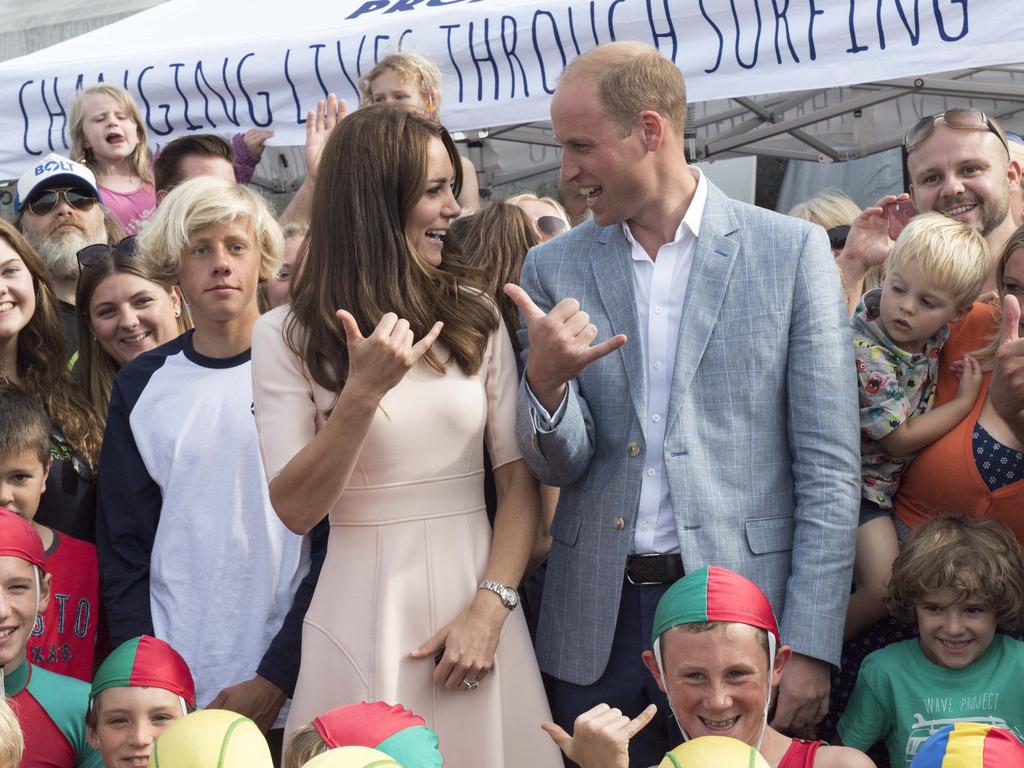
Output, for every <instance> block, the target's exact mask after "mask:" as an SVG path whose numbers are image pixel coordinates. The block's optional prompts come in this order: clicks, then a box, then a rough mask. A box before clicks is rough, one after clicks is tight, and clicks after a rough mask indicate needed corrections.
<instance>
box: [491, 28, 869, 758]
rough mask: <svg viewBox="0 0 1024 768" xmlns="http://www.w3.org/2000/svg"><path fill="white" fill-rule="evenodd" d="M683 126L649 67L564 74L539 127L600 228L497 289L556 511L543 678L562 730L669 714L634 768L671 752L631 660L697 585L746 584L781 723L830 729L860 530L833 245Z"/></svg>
mask: <svg viewBox="0 0 1024 768" xmlns="http://www.w3.org/2000/svg"><path fill="white" fill-rule="evenodd" d="M685 105H686V101H685V91H684V85H683V80H682V76H681V75H680V74H679V71H678V69H677V68H676V67H675V66H674V65H673V64H672V63H671V62H670V61H668V60H667V59H665V58H664V57H662V56H661V54H659V53H658V52H656V51H655V50H654V49H653V48H650V47H647V46H645V45H642V44H639V43H612V44H608V45H604V46H600V47H598V48H596V49H594V50H592V51H589V52H587V53H585V54H583V55H581V56H580V57H578V58H577V59H575V60H574V61H573V62H572V63H570V65H569V66H568V67H567V68H566V70H565V71H564V72H563V75H562V78H561V80H560V82H559V85H558V88H557V91H556V93H555V96H554V99H553V100H552V103H551V117H552V125H553V127H554V132H555V135H556V137H557V139H558V141H559V142H560V143H561V145H562V148H563V155H562V180H563V181H571V182H575V183H576V184H578V185H579V187H580V190H581V193H582V194H585V195H586V196H587V202H588V205H589V207H590V210H591V211H592V213H593V221H591V222H587V223H585V224H582V225H580V226H578V227H576V228H575V229H573V230H572V231H570V232H568V233H567V234H565V235H562V236H560V237H558V238H556V239H554V240H552V241H551V242H549V243H546V244H544V245H542V246H539V247H537V248H534V249H533V250H531V251H530V253H529V255H528V256H527V259H526V263H525V265H524V267H523V272H522V278H521V286H522V287H521V288H520V287H517V286H508V287H507V288H506V291H507V293H508V295H509V296H510V297H511V298H513V300H515V301H516V303H517V304H518V305H519V307H520V310H521V313H522V317H523V319H524V321H525V322H524V327H523V330H522V331H521V340H522V342H523V344H524V350H525V351H524V360H525V375H524V377H523V382H522V384H521V387H520V392H519V401H518V418H517V434H518V438H519V443H520V446H521V449H522V451H523V454H524V457H525V459H526V461H527V463H528V464H529V466H530V467H531V469H532V470H533V471H534V473H535V474H536V475H537V477H538V478H539V479H540V480H541V481H542V482H544V483H548V484H551V485H555V486H558V487H560V488H561V497H560V499H559V503H558V510H557V512H556V514H555V517H554V521H553V524H552V527H551V536H552V538H553V545H552V549H551V554H550V557H549V561H548V571H547V580H546V584H545V592H544V599H543V604H542V609H541V617H540V626H539V629H538V635H537V655H538V658H539V661H540V665H541V669H542V670H543V671H544V672H546V673H547V674H548V675H549V676H550V678H551V683H552V685H551V693H552V711H553V715H554V718H555V720H556V722H558V724H559V725H561V726H562V727H563V728H565V729H567V730H569V729H571V727H572V723H573V721H574V719H575V717H576V716H577V715H579V714H581V713H582V712H584V711H586V710H588V709H590V708H591V707H592V706H594V705H596V704H598V703H600V702H608V703H610V704H611V705H612V706H613V707H618V708H621V709H622V710H623V712H624V713H625V714H627V715H629V716H630V717H635V716H636V715H637V714H639V713H640V712H641V711H642V710H643V709H644V708H645V707H646V706H647V705H648V704H649V703H651V702H655V703H658V704H659V707H660V708H661V710H662V715H663V716H662V717H661V718H660V719H659V720H657V721H656V723H655V724H653V725H652V726H648V727H647V728H646V729H644V731H643V732H642V733H641V734H639V735H638V736H637V737H636V738H634V739H633V741H632V742H631V744H630V764H631V765H651V764H657V763H658V762H659V761H660V759H661V757H662V756H663V755H664V752H665V751H666V750H668V749H671V748H672V747H674V746H676V744H677V743H678V741H679V737H678V733H677V732H675V731H674V730H673V728H674V725H673V723H672V718H671V715H670V713H669V711H668V707H667V703H666V702H665V700H664V699H663V698H661V695H660V692H659V691H657V689H656V687H655V686H653V685H649V683H650V678H649V676H648V675H646V674H644V668H643V666H642V663H641V653H642V651H643V650H646V649H649V648H650V642H651V641H650V636H651V623H652V621H653V612H654V608H655V606H656V605H657V602H658V599H659V598H660V597H661V594H662V593H663V592H664V591H665V589H666V588H667V586H668V584H669V583H671V582H672V581H673V580H675V579H677V578H679V576H680V575H682V573H684V572H689V571H692V570H695V569H698V568H700V567H702V566H704V565H708V564H714V565H720V566H723V567H725V568H729V569H731V570H734V571H737V572H739V573H741V574H743V575H745V576H747V577H748V578H750V579H752V580H753V581H755V582H756V583H757V584H758V585H759V586H760V587H761V588H762V589H763V590H764V592H765V593H766V594H767V595H768V597H769V599H770V600H771V602H772V605H773V607H774V609H775V611H776V612H777V613H778V615H779V616H780V618H781V621H780V624H781V627H782V637H783V641H784V642H786V643H788V644H789V645H791V646H792V647H793V649H794V651H795V654H794V657H793V659H792V661H791V662H790V665H789V666H788V667H787V669H786V672H785V674H784V676H783V678H782V684H781V693H780V699H779V703H778V706H777V710H776V717H775V720H774V723H773V724H774V725H776V726H777V727H782V728H789V729H793V730H797V731H800V730H803V729H805V728H807V727H809V726H812V725H813V724H815V723H816V722H817V721H818V720H820V719H821V717H822V716H823V715H824V713H825V710H826V707H827V702H828V690H829V674H830V671H831V667H832V665H837V664H838V662H839V657H840V646H841V642H842V634H843V623H844V618H845V610H846V603H847V597H848V593H849V586H850V577H851V570H852V562H853V551H854V541H855V535H856V534H855V532H856V524H857V512H858V499H859V476H860V460H859V438H858V411H857V393H856V390H855V369H854V362H853V353H852V344H851V341H850V333H849V325H848V322H847V317H846V312H845V309H844V302H843V295H842V291H841V288H840V284H839V277H838V273H837V271H836V268H835V265H834V263H833V261H832V256H831V253H830V250H829V244H828V240H827V238H826V236H825V232H824V230H822V229H821V228H819V227H815V226H812V225H810V224H807V223H805V222H801V221H797V220H795V219H792V218H789V217H785V216H781V215H778V214H775V213H772V212H769V211H765V210H762V209H759V208H755V207H751V206H748V205H744V204H741V203H737V202H734V201H732V200H729V199H728V198H727V197H726V196H725V195H724V194H722V193H721V192H720V191H719V190H718V189H717V188H716V187H714V185H712V184H711V183H710V182H708V181H707V179H705V178H703V177H702V176H701V175H700V174H699V172H697V171H696V170H695V169H691V168H690V167H688V166H687V164H686V160H685V155H684V151H683V121H684V118H685V109H686V106H685ZM737 609H738V610H740V611H742V606H737ZM738 674H739V673H737V675H738ZM693 684H702V685H707V686H710V688H709V695H708V696H707V697H706V701H707V704H706V711H704V712H702V713H698V715H699V717H700V718H701V721H702V722H703V723H704V724H705V725H706V728H707V733H708V734H714V733H717V734H720V735H731V733H732V732H733V730H734V729H736V728H738V727H740V726H741V725H742V724H738V721H739V720H740V719H742V718H743V717H744V716H745V715H744V714H743V713H742V711H741V709H740V708H738V707H734V706H733V703H732V699H731V698H730V694H729V691H728V690H727V687H728V685H731V684H732V683H728V681H724V682H723V681H694V683H693ZM723 686H725V688H723ZM695 735H702V734H691V736H695Z"/></svg>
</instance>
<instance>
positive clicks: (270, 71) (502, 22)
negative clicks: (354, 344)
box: [0, 0, 1024, 178]
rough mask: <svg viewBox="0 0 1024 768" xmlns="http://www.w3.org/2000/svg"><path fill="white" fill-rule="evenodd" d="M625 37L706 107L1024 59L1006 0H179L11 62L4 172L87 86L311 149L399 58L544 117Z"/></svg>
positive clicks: (487, 120)
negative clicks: (564, 82)
mask: <svg viewBox="0 0 1024 768" xmlns="http://www.w3.org/2000/svg"><path fill="white" fill-rule="evenodd" d="M610 40H641V41H645V42H648V43H651V44H653V45H655V46H657V47H658V48H659V49H660V50H661V51H662V52H663V53H664V54H665V55H666V56H669V57H671V58H672V59H673V61H674V62H675V63H676V64H677V65H678V66H679V68H680V69H681V70H682V72H683V74H684V75H685V76H686V80H687V90H688V93H689V97H690V99H691V100H693V101H702V100H707V99H715V98H725V97H733V96H747V95H754V94H760V93H773V92H780V91H791V90H803V89H809V88H823V87H829V86H837V85H849V84H852V83H858V82H865V81H871V80H880V79H888V78H894V77H903V76H910V75H919V74H927V73H930V72H938V71H944V70H950V69H962V68H967V67H982V66H987V65H994V64H1004V63H1008V62H1014V61H1017V60H1019V59H1021V58H1022V56H1021V53H1020V46H1019V41H1020V40H1024V14H1022V13H1018V12H1017V11H1016V9H1015V8H1013V7H1012V5H1011V4H1008V3H1006V2H1005V0H291V2H285V3H282V2H280V0H247V2H246V3H244V4H239V3H227V2H217V1H216V0H170V2H167V3H164V4H162V5H159V6H156V7H154V8H152V9H150V10H148V11H144V12H142V13H139V14H137V15H135V16H132V17H129V18H127V19H124V20H122V21H120V22H117V23H115V24H112V25H110V26H108V27H104V28H103V29H99V30H95V31H93V32H90V33H88V34H85V35H82V36H81V37H78V38H75V39H73V40H69V41H66V42H64V43H61V44H59V45H56V46H54V47H52V48H48V49H46V50H43V51H38V52H36V53H33V54H30V55H28V56H24V57H21V58H19V59H12V60H10V61H7V62H4V63H2V64H0V178H13V177H16V176H18V175H19V174H21V173H22V172H23V171H24V170H25V169H26V168H27V167H28V166H29V165H30V164H31V163H32V162H33V160H35V159H36V158H38V157H40V156H42V155H44V154H46V153H47V152H50V151H56V152H60V153H65V152H67V151H68V149H67V148H68V146H69V138H68V125H67V120H68V114H69V113H70V109H71V104H72V102H73V101H74V99H75V94H76V91H77V90H79V89H81V88H82V87H84V86H87V85H90V84H92V83H95V82H98V81H105V82H113V83H118V84H120V85H124V86H125V87H126V88H128V90H129V91H131V93H132V94H133V95H134V96H135V98H136V100H137V101H138V103H139V106H140V108H141V111H142V115H143V117H144V119H145V120H146V122H147V125H148V128H149V131H150V135H151V137H152V139H153V141H154V142H155V143H166V142H167V141H168V140H169V139H170V138H172V137H174V136H176V135H180V134H185V133H189V132H215V133H221V134H225V135H230V134H232V133H235V132H237V131H240V130H245V129H247V128H251V127H267V128H272V129H273V130H274V131H276V136H275V139H274V141H273V143H278V144H302V143H303V142H304V140H305V116H306V110H307V109H308V108H309V107H310V106H312V105H314V104H315V102H316V100H317V99H318V98H321V97H323V95H324V94H325V93H327V92H330V91H334V92H336V93H338V94H339V95H340V96H341V97H343V98H345V99H346V100H347V101H348V104H349V107H350V108H355V106H356V105H357V104H358V91H357V84H358V81H359V77H360V75H361V74H363V73H365V72H367V71H368V70H369V69H370V68H371V67H372V66H373V64H374V63H375V61H376V60H377V59H379V58H380V57H382V56H384V55H386V54H387V53H391V52H394V51H398V50H415V51H418V52H420V53H423V54H425V55H427V56H429V57H430V58H432V59H433V60H434V61H435V62H437V63H438V65H439V66H440V67H441V70H442V72H443V74H444V88H443V103H442V119H443V121H444V122H445V124H446V125H447V126H448V127H449V128H450V129H452V130H467V129H474V128H487V127H493V126H497V125H504V124H511V123H521V122H528V121H532V120H543V119H546V118H547V114H548V101H549V100H550V97H551V94H552V92H553V91H554V88H555V84H556V83H557V81H558V75H559V72H560V71H561V69H562V67H563V66H564V65H565V64H566V62H568V61H569V60H571V59H572V58H573V57H575V56H576V55H577V54H578V53H579V52H581V51H584V50H588V49H590V48H592V47H594V46H595V45H597V44H599V43H604V42H608V41H610Z"/></svg>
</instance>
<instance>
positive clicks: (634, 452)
mask: <svg viewBox="0 0 1024 768" xmlns="http://www.w3.org/2000/svg"><path fill="white" fill-rule="evenodd" d="M626 453H628V454H629V455H630V456H639V455H640V444H639V443H637V442H636V441H634V442H631V443H630V444H629V445H627V446H626Z"/></svg>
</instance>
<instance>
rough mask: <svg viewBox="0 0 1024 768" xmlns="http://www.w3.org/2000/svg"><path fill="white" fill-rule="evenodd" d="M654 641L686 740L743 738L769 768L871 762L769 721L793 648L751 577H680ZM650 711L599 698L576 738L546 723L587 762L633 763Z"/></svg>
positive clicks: (654, 663)
mask: <svg viewBox="0 0 1024 768" xmlns="http://www.w3.org/2000/svg"><path fill="white" fill-rule="evenodd" d="M653 646H654V648H653V651H645V652H644V655H643V659H644V664H645V665H646V666H647V668H648V670H650V672H651V674H652V675H653V676H654V679H655V680H656V681H657V683H658V687H659V688H661V690H663V691H665V693H666V694H667V695H668V700H669V705H670V706H671V707H672V711H673V714H674V715H675V718H676V721H677V722H678V723H679V727H680V729H681V730H682V732H683V737H684V739H686V740H689V739H692V738H697V737H699V736H729V737H732V738H735V739H739V740H740V741H742V742H744V743H746V744H749V745H751V746H753V747H755V748H756V749H757V750H758V751H759V752H760V753H761V755H763V756H764V758H765V760H766V761H767V762H768V764H769V765H770V766H772V768H874V763H873V762H872V761H871V760H870V758H868V756H867V755H865V754H863V753H862V752H858V751H857V750H854V749H850V748H848V747H830V746H827V745H825V744H824V743H823V742H820V741H816V742H808V741H800V740H799V739H791V738H789V737H788V736H783V735H782V734H781V733H779V732H778V731H776V730H774V729H773V728H771V727H769V726H768V708H769V704H770V701H771V697H772V695H773V693H774V691H775V689H776V688H777V687H778V684H779V681H780V680H781V679H782V675H783V672H784V669H785V666H786V663H787V662H788V661H789V659H790V656H791V655H792V653H793V649H792V648H791V647H790V646H788V645H783V644H782V642H781V638H780V636H779V627H778V623H777V622H776V619H775V614H774V613H773V612H772V608H771V605H770V604H769V602H768V598H767V597H765V595H764V593H763V592H762V591H761V590H760V589H759V588H758V587H757V585H756V584H754V583H753V582H752V581H750V580H749V579H746V578H744V577H743V576H740V575H739V574H736V573H733V572H732V571H729V570H727V569H725V568H719V567H716V566H710V567H705V568H702V569H701V570H699V571H695V572H693V573H690V574H688V575H686V576H684V577H683V578H681V579H680V580H679V581H677V582H675V583H674V584H673V585H672V586H671V587H669V589H668V591H667V592H665V594H664V595H663V596H662V598H661V600H660V601H659V602H658V608H657V611H656V612H655V614H654V630H653ZM653 709H654V707H653V705H652V706H651V707H648V709H647V710H645V711H644V712H643V713H641V715H640V716H639V717H637V718H636V719H635V720H632V721H631V720H629V718H626V717H624V716H623V715H622V713H621V712H619V711H618V710H616V709H611V708H609V707H608V706H607V705H605V704H601V705H598V706H597V707H594V708H593V709H591V710H590V711H589V712H585V713H584V714H582V715H580V717H579V718H577V720H576V723H575V726H574V733H573V736H572V737H570V736H569V735H568V734H566V733H565V731H563V730H562V729H561V728H559V727H558V726H556V725H554V724H553V723H546V724H545V725H544V729H545V730H546V731H547V732H548V733H549V734H550V735H551V737H552V739H554V741H555V743H556V744H558V746H559V747H561V748H562V751H563V752H565V754H566V755H567V756H568V757H569V758H570V759H572V760H574V761H576V762H577V763H579V764H580V765H582V766H584V768H629V762H628V757H629V751H628V744H629V739H630V738H631V737H632V736H633V735H634V734H636V733H637V732H638V731H639V730H640V729H641V728H643V727H644V726H645V725H646V724H647V722H649V721H650V719H651V717H653V714H654V712H653Z"/></svg>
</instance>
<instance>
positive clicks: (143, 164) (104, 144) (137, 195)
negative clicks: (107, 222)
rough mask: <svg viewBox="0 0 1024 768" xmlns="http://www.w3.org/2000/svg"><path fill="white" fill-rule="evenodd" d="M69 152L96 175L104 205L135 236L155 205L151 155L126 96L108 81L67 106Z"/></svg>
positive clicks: (139, 118)
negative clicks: (68, 114)
mask: <svg viewBox="0 0 1024 768" xmlns="http://www.w3.org/2000/svg"><path fill="white" fill-rule="evenodd" d="M70 132H71V156H72V158H73V159H75V160H78V161H79V162H82V163H85V165H87V166H88V167H89V169H90V170H91V171H92V172H93V173H95V174H96V181H97V183H98V187H99V190H100V195H101V196H102V198H103V204H104V206H106V208H107V209H108V210H110V211H111V212H112V213H113V214H114V216H116V217H117V219H118V221H120V222H121V225H122V226H123V227H124V229H125V231H126V232H127V233H128V234H130V235H134V234H136V233H137V232H138V231H139V228H140V227H141V226H142V224H143V223H144V222H145V221H146V219H147V218H149V216H151V215H152V213H153V211H154V210H155V209H156V191H155V189H154V188H153V171H152V167H153V153H152V152H151V151H150V149H149V144H148V143H147V136H146V124H145V122H144V121H143V119H142V115H141V114H139V108H138V106H137V105H136V104H135V100H134V99H133V98H132V96H131V94H130V93H128V91H126V90H125V89H124V88H121V87H120V86H117V85H111V84H109V83H97V84H96V85H91V86H89V87H88V88H86V89H84V90H83V91H82V92H81V93H80V94H79V96H78V98H77V99H75V103H74V104H73V105H72V106H71V120H70Z"/></svg>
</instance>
